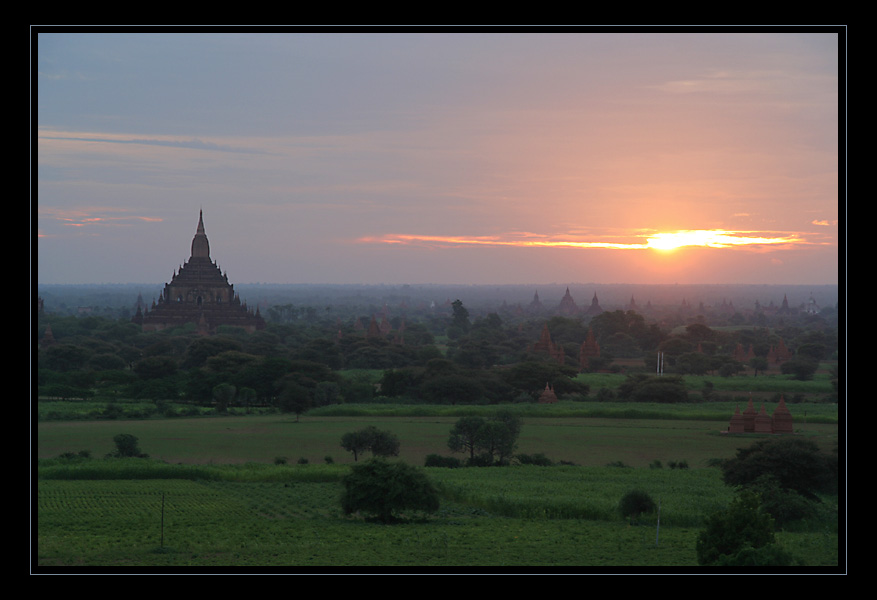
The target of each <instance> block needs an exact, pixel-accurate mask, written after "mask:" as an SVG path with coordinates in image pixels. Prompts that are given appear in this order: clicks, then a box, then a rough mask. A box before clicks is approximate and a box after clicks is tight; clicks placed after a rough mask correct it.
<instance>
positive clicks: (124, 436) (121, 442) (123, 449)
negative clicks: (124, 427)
mask: <svg viewBox="0 0 877 600" xmlns="http://www.w3.org/2000/svg"><path fill="white" fill-rule="evenodd" d="M137 441H138V440H137V436H134V435H131V434H130V433H120V434H119V435H117V436H114V437H113V443H115V444H116V452H115V454H114V455H113V456H116V457H118V458H134V457H136V458H142V457H144V456H145V455H144V454H143V453H142V452H140V447H139V446H138V445H137Z"/></svg>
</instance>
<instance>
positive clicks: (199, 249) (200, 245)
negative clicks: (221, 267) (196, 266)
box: [192, 211, 210, 258]
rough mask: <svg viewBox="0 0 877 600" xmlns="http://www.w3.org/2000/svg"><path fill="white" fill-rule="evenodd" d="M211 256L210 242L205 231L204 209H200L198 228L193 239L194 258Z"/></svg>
mask: <svg viewBox="0 0 877 600" xmlns="http://www.w3.org/2000/svg"><path fill="white" fill-rule="evenodd" d="M196 257H197V258H210V243H209V242H208V241H207V234H206V233H205V232H204V211H198V229H197V230H196V231H195V237H194V239H192V258H196Z"/></svg>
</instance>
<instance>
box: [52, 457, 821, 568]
mask: <svg viewBox="0 0 877 600" xmlns="http://www.w3.org/2000/svg"><path fill="white" fill-rule="evenodd" d="M350 469H351V465H274V464H255V463H249V464H246V465H238V466H234V465H171V464H165V463H161V462H159V461H155V460H143V459H112V460H104V459H91V460H85V459H51V460H45V461H40V466H39V470H38V472H39V482H38V498H37V509H38V512H39V515H40V525H39V530H38V540H37V560H38V564H39V565H41V566H44V567H47V568H50V567H52V566H63V565H80V566H86V567H87V566H89V565H92V566H95V565H99V566H104V567H137V566H145V565H153V566H160V567H187V568H197V567H210V566H219V565H226V566H236V567H241V568H246V567H247V566H254V567H256V566H257V567H271V566H284V567H287V568H296V569H304V570H307V569H311V568H314V569H318V568H320V567H326V566H338V567H360V566H371V567H380V566H385V567H400V568H405V567H409V566H410V567H417V568H430V567H443V566H460V567H470V568H472V567H475V568H477V567H502V566H510V565H517V566H518V567H519V568H520V567H523V568H525V569H526V568H539V567H560V568H563V567H570V568H572V569H576V570H577V569H580V568H582V567H584V568H588V567H594V568H600V567H613V566H618V565H626V566H629V567H640V566H642V567H648V566H662V567H670V568H674V567H675V568H680V569H696V568H697V556H696V550H695V544H696V538H697V535H698V534H699V533H700V531H702V529H703V528H704V527H705V525H706V523H707V519H708V518H709V516H710V515H711V514H713V513H715V512H717V511H720V510H722V509H724V508H725V507H727V506H729V505H730V503H731V502H732V501H733V498H734V494H733V491H732V490H731V489H730V488H728V486H725V485H724V484H723V483H722V481H721V475H720V473H719V472H718V471H717V470H716V469H692V470H684V471H678V470H677V471H670V470H668V469H663V470H654V469H648V468H642V469H612V468H603V467H573V466H560V467H538V466H528V467H525V466H519V467H516V466H511V467H499V468H497V467H491V468H458V469H441V468H425V469H423V471H424V473H425V474H426V476H427V477H428V478H429V479H430V480H431V481H432V482H434V484H435V486H436V489H437V490H438V492H439V496H440V507H439V509H438V511H437V512H435V513H433V514H432V516H431V517H429V518H427V519H423V518H416V519H415V518H406V519H405V520H404V521H402V522H400V523H398V524H396V525H393V526H392V527H387V526H382V525H380V524H378V523H370V522H368V521H367V520H364V519H362V518H357V517H355V516H350V515H345V514H344V511H343V509H342V505H341V498H342V496H343V494H344V486H343V484H342V481H343V478H344V477H345V476H346V475H347V474H348V473H350ZM633 487H638V488H641V489H643V490H646V491H647V493H649V495H651V496H652V497H654V498H655V499H660V501H661V515H660V517H661V528H660V539H659V541H658V542H657V543H656V515H655V514H651V515H643V516H642V517H641V518H640V519H639V521H638V524H637V525H636V526H630V525H629V523H628V521H627V519H626V518H624V517H623V516H622V515H621V514H620V512H619V510H618V505H619V500H620V498H622V496H623V495H624V494H625V493H626V491H628V490H630V489H631V488H633ZM162 506H163V508H162ZM162 515H163V516H164V521H163V523H164V525H163V527H162ZM403 516H404V515H403ZM408 516H416V515H414V514H412V515H408ZM833 518H834V521H833V523H832V521H831V519H830V518H828V520H827V521H820V522H819V523H814V524H813V526H812V527H811V528H809V529H808V530H807V531H782V532H779V533H777V534H776V540H777V543H778V544H780V545H781V546H782V548H784V549H785V550H786V551H787V552H790V553H792V554H794V555H795V557H796V558H797V559H799V560H800V561H802V562H803V563H804V564H806V565H809V566H810V567H811V569H810V570H811V572H812V568H813V567H831V566H832V565H836V564H837V560H838V535H837V514H836V512H835V514H834V517H833ZM826 525H828V528H826Z"/></svg>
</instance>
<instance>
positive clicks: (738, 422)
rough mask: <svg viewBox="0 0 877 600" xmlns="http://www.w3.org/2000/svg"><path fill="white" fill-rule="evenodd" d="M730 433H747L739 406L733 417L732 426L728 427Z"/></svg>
mask: <svg viewBox="0 0 877 600" xmlns="http://www.w3.org/2000/svg"><path fill="white" fill-rule="evenodd" d="M728 433H745V429H744V427H743V415H742V414H741V413H740V406H739V405H737V410H735V411H734V415H733V416H732V417H731V424H730V425H728Z"/></svg>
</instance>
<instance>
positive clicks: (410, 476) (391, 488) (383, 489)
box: [341, 458, 439, 523]
mask: <svg viewBox="0 0 877 600" xmlns="http://www.w3.org/2000/svg"><path fill="white" fill-rule="evenodd" d="M343 484H344V493H343V495H342V497H341V508H342V510H344V513H345V514H348V515H349V514H352V513H355V512H363V513H366V514H369V515H372V517H373V518H375V519H376V520H378V521H381V522H383V523H390V522H393V521H395V520H397V519H398V518H399V516H398V515H399V514H400V513H401V512H402V511H409V510H410V511H416V512H424V513H434V512H436V511H437V510H438V508H439V497H438V491H437V490H436V488H435V487H434V486H433V484H432V482H431V481H430V480H429V479H428V478H427V477H426V475H425V474H424V473H423V472H422V471H420V470H419V469H417V468H415V467H412V466H410V465H407V464H405V463H403V462H393V463H389V462H387V461H385V460H383V459H380V458H373V459H371V460H368V461H366V462H364V463H362V464H356V465H354V466H353V467H352V468H351V471H350V474H349V475H346V476H345V477H344V479H343Z"/></svg>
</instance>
